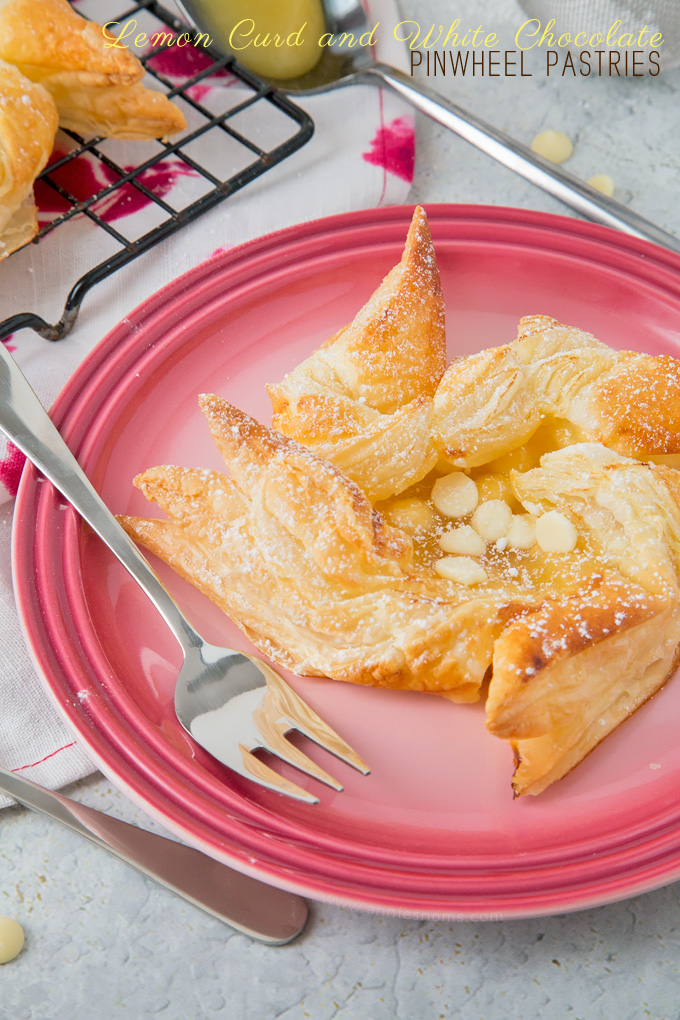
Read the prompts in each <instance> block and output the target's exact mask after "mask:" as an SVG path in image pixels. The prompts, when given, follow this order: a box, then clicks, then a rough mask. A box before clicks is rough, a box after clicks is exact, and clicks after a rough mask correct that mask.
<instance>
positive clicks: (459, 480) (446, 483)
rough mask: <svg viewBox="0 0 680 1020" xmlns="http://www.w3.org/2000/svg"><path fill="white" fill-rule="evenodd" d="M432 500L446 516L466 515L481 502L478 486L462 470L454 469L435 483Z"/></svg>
mask: <svg viewBox="0 0 680 1020" xmlns="http://www.w3.org/2000/svg"><path fill="white" fill-rule="evenodd" d="M432 502H433V503H434V505H435V506H436V508H437V510H439V513H440V514H444V516H445V517H465V515H466V514H469V513H472V511H473V510H474V508H475V507H476V506H477V503H478V502H479V494H478V492H477V486H476V485H475V483H474V482H473V480H472V479H471V478H468V476H467V475H465V474H463V472H462V471H453V472H452V473H451V474H450V475H444V477H443V478H438V479H437V481H436V482H435V483H434V485H433V486H432Z"/></svg>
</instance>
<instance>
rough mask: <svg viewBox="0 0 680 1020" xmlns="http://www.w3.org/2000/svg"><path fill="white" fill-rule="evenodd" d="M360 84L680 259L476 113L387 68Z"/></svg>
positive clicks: (624, 213)
mask: <svg viewBox="0 0 680 1020" xmlns="http://www.w3.org/2000/svg"><path fill="white" fill-rule="evenodd" d="M354 80H355V81H363V82H366V83H367V84H369V83H370V84H377V85H380V84H384V85H387V86H389V88H390V89H392V91H393V92H396V93H397V94H398V95H400V96H401V97H402V98H403V99H405V100H406V101H407V102H409V103H411V105H412V106H415V108H416V109H417V110H420V111H421V112H422V113H425V114H427V116H428V117H431V118H432V119H433V120H435V121H437V123H439V124H442V125H443V126H444V127H446V128H449V130H451V131H453V132H454V134H457V135H459V136H460V137H461V138H464V139H465V140H466V141H467V142H470V143H471V144H472V145H474V146H475V147H476V148H478V149H481V150H482V152H485V153H486V154H487V155H488V156H491V157H492V159H495V160H497V161H498V162H499V163H502V164H503V165H504V166H507V167H508V168H509V169H510V170H514V172H515V173H517V174H519V175H520V176H521V177H525V178H526V179H527V180H528V181H531V183H532V184H536V185H537V186H538V187H539V188H542V189H543V190H544V191H547V192H548V193H549V194H550V195H553V196H554V197H555V198H557V199H559V200H560V201H561V202H564V203H565V205H568V206H570V208H572V209H574V210H575V211H576V212H577V213H580V215H582V216H586V217H587V218H588V219H591V220H595V222H597V223H603V224H604V225H605V226H608V227H614V228H616V229H617V230H622V231H624V232H625V233H627V234H632V235H633V236H634V237H640V238H642V239H643V240H645V241H652V242H653V243H654V244H660V245H662V246H663V247H664V248H670V250H671V251H674V252H678V253H679V254H680V240H679V239H678V238H677V237H674V236H673V234H669V233H668V232H667V231H665V230H662V229H661V227H658V226H656V224H655V223H651V222H650V221H649V220H646V219H644V217H642V216H638V214H637V213H636V212H634V211H633V210H632V209H628V208H627V207H626V206H625V205H622V204H621V203H620V202H617V201H615V200H614V199H612V198H608V197H607V196H606V195H601V194H600V193H599V192H597V191H595V189H594V188H591V187H590V186H589V185H588V184H585V183H584V182H583V181H580V180H579V179H578V178H577V177H574V176H573V175H572V174H570V173H569V172H568V171H566V170H563V169H562V167H560V166H558V165H556V164H554V163H549V162H548V161H547V160H545V159H543V158H542V157H541V156H538V155H537V154H536V153H535V152H532V151H531V149H529V148H528V147H527V146H526V145H523V144H522V143H521V142H518V141H516V139H514V138H511V137H510V135H506V134H505V132H503V131H499V130H498V129H497V128H495V127H492V126H491V125H490V124H487V123H486V122H485V121H483V120H481V119H480V118H479V117H476V116H475V115H474V114H473V113H469V112H468V111H467V110H463V109H462V108H461V107H460V106H456V105H455V104H454V103H450V102H449V101H448V100H447V99H445V98H444V97H443V96H441V95H439V93H437V92H435V91H434V89H431V88H429V87H428V86H427V85H423V84H421V83H420V82H418V83H417V84H416V83H415V82H414V81H413V79H412V78H411V77H410V76H409V75H407V74H405V73H404V72H403V71H400V70H398V68H396V67H390V66H389V65H387V64H380V63H378V64H374V65H372V66H370V67H367V68H366V69H365V70H362V71H360V72H358V73H357V75H356V77H355V79H354Z"/></svg>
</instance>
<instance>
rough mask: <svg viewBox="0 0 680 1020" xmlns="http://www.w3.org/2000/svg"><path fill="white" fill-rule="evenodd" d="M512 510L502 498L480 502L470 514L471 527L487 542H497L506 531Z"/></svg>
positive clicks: (510, 521) (509, 523)
mask: <svg viewBox="0 0 680 1020" xmlns="http://www.w3.org/2000/svg"><path fill="white" fill-rule="evenodd" d="M511 523H512V510H511V509H510V507H509V506H508V504H507V503H506V502H505V500H503V499H489V500H487V502H486V503H480V504H479V506H478V507H477V509H476V510H475V512H474V513H473V515H472V527H473V528H474V529H475V531H476V532H477V533H478V534H479V535H481V536H482V538H483V539H485V541H487V542H497V541H498V539H499V538H503V537H504V536H505V535H507V533H508V529H509V528H510V525H511Z"/></svg>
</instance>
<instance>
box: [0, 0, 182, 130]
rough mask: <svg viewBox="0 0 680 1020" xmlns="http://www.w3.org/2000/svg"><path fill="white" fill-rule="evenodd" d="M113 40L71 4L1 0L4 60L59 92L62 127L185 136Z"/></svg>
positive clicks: (176, 114) (165, 102)
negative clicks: (113, 44) (109, 40)
mask: <svg viewBox="0 0 680 1020" xmlns="http://www.w3.org/2000/svg"><path fill="white" fill-rule="evenodd" d="M106 43H107V39H106V36H105V35H104V31H103V29H102V27H101V26H100V25H97V24H96V23H95V22H93V21H88V20H87V19H85V18H83V17H81V16H80V15H79V14H78V13H77V12H76V11H74V10H73V8H72V6H71V4H70V3H69V2H68V0H0V59H2V60H5V61H7V62H8V63H11V64H14V65H15V66H16V67H18V68H19V70H20V71H21V72H22V73H23V74H25V75H26V77H27V78H30V79H31V80H32V81H34V82H39V83H40V84H42V85H43V86H44V87H45V88H46V89H47V90H48V91H49V92H51V93H52V95H53V96H54V99H55V101H56V104H57V108H58V110H59V123H60V125H61V127H64V128H69V129H70V130H72V131H76V132H78V133H79V134H82V135H87V136H91V135H101V136H106V137H109V138H133V139H135V138H164V137H166V136H169V135H172V134H175V133H176V132H178V131H182V130H183V129H184V128H185V127H186V122H185V119H184V116H183V114H182V112H181V111H180V110H179V109H178V108H177V107H176V106H175V105H174V104H173V103H171V102H170V100H169V99H168V98H167V96H165V95H164V94H163V93H161V92H156V91H154V90H152V89H148V88H146V87H145V86H144V85H143V84H142V82H141V79H142V78H143V77H144V68H143V67H142V65H141V63H140V62H139V60H138V59H137V57H136V56H135V55H134V54H133V53H131V52H130V50H129V49H127V47H113V46H107V45H106Z"/></svg>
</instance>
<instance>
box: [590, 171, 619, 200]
mask: <svg viewBox="0 0 680 1020" xmlns="http://www.w3.org/2000/svg"><path fill="white" fill-rule="evenodd" d="M586 184H589V185H590V186H591V188H595V190H596V191H601V192H602V194H603V195H606V196H607V197H608V198H611V197H612V195H613V194H614V182H613V180H612V179H611V177H610V176H609V175H608V174H595V176H594V177H589V178H588V180H587V181H586Z"/></svg>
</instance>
